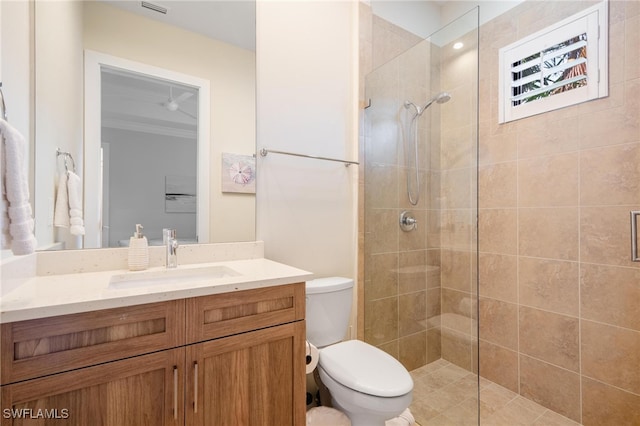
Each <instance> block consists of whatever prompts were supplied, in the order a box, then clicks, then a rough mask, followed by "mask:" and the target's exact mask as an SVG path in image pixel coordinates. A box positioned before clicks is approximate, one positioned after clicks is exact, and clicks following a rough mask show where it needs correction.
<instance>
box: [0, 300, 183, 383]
mask: <svg viewBox="0 0 640 426" xmlns="http://www.w3.org/2000/svg"><path fill="white" fill-rule="evenodd" d="M184 306H185V304H184V300H174V301H170V302H161V303H150V304H146V305H137V306H128V307H122V308H114V309H104V310H99V311H93V312H86V313H79V314H71V315H62V316H57V317H51V318H40V319H35V320H28V321H19V322H14V323H8V324H2V340H1V350H2V364H1V365H2V372H1V374H0V380H1V381H2V384H3V385H4V384H7V383H13V382H17V381H20V380H26V379H30V378H35V377H40V376H44V375H47V374H53V373H58V372H62V371H68V370H72V369H76V368H80V367H86V366H90V365H95V364H99V363H103V362H107V361H113V360H117V359H122V358H126V357H130V356H134V355H141V354H144V353H149V352H153V351H157V350H162V349H167V348H172V347H176V346H180V345H183V344H184V343H185V338H184V313H185V310H184V309H185V308H184Z"/></svg>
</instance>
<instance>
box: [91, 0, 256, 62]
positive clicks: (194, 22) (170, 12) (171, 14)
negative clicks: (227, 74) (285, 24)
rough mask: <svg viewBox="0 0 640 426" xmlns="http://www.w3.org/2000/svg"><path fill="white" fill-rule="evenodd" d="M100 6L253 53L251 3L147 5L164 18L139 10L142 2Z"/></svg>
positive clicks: (115, 0)
mask: <svg viewBox="0 0 640 426" xmlns="http://www.w3.org/2000/svg"><path fill="white" fill-rule="evenodd" d="M103 2H104V3H108V4H110V5H112V6H115V7H117V8H120V9H124V10H127V11H129V12H132V13H135V14H138V15H141V16H145V17H147V18H150V19H155V20H158V21H161V22H164V23H167V24H170V25H175V26H177V27H179V28H183V29H186V30H189V31H193V32H196V33H199V34H202V35H205V36H207V37H210V38H213V39H217V40H221V41H223V42H225V43H229V44H232V45H234V46H238V47H241V48H243V49H248V50H252V51H255V50H256V3H255V1H253V0H197V1H193V0H167V1H165V0H160V1H156V0H148V1H146V3H151V4H153V5H156V6H160V7H161V8H164V9H166V10H167V13H166V14H162V13H159V12H155V11H153V10H150V9H148V8H145V7H142V6H141V4H142V3H143V2H141V1H133V0H103Z"/></svg>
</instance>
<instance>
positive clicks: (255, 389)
mask: <svg viewBox="0 0 640 426" xmlns="http://www.w3.org/2000/svg"><path fill="white" fill-rule="evenodd" d="M238 262H240V263H238ZM214 263H215V262H214ZM251 263H253V264H254V269H253V273H250V272H248V271H249V269H245V270H244V272H243V271H242V266H241V265H243V264H244V265H245V266H246V265H248V264H251ZM215 264H216V265H217V266H221V265H224V267H229V266H227V265H231V266H230V269H232V270H234V271H238V272H239V273H238V275H235V276H224V277H221V278H220V277H219V278H213V279H211V280H210V282H209V283H208V284H207V283H206V281H203V280H196V281H191V282H188V283H186V284H185V283H182V284H180V283H177V284H173V285H171V284H168V283H161V284H160V285H158V286H157V287H156V288H155V289H152V290H150V287H149V285H153V284H148V283H147V284H145V285H144V286H140V287H138V288H133V289H132V288H122V287H121V286H120V287H116V290H114V291H107V290H106V289H108V288H109V287H110V285H111V287H113V286H112V284H113V282H112V281H113V276H114V275H118V274H116V273H114V272H113V271H101V272H93V273H84V274H68V275H69V279H70V280H76V279H82V278H84V279H87V280H88V279H92V280H94V281H95V280H96V279H97V277H98V276H104V280H106V281H104V282H102V283H101V284H99V285H98V284H90V283H88V282H87V283H86V284H87V285H88V286H92V285H93V286H95V287H96V288H102V290H101V291H99V292H98V295H97V296H96V300H94V301H93V303H98V302H103V303H104V300H105V297H106V296H105V294H106V295H107V296H111V297H108V299H109V303H111V304H112V305H113V306H112V307H107V308H104V309H98V310H87V311H82V310H83V309H82V306H85V307H87V306H91V303H90V302H88V301H87V302H85V303H84V304H83V303H76V304H75V305H74V304H72V303H67V304H65V305H64V306H65V309H67V310H71V311H73V310H75V311H79V312H70V313H67V314H62V315H55V316H45V317H40V318H30V319H20V320H16V321H8V322H6V321H4V320H5V319H6V318H9V319H11V315H10V314H11V312H8V311H7V310H6V306H3V311H2V314H3V315H4V318H3V323H2V324H1V325H0V326H1V332H2V335H1V344H0V350H1V351H2V359H1V361H0V362H1V368H2V370H1V372H0V380H1V383H2V387H1V388H0V391H1V393H2V395H1V399H2V408H3V415H2V418H1V419H0V422H1V424H2V425H12V424H23V423H22V421H23V420H18V419H16V418H15V417H16V416H18V415H23V416H27V417H29V416H37V415H47V416H50V417H51V416H55V417H57V418H62V419H67V420H66V421H58V422H60V424H72V425H87V424H92V425H113V426H116V425H117V426H122V425H132V426H133V425H135V426H139V425H150V426H156V425H178V424H180V425H185V424H186V425H218V424H220V425H225V424H226V425H231V424H233V425H240V424H245V425H252V424H253V425H263V424H277V425H303V424H304V423H305V407H306V406H305V386H306V384H305V364H304V362H305V350H304V342H305V321H304V317H305V289H304V281H305V280H306V277H307V276H309V275H310V274H308V273H306V272H304V271H300V270H297V269H295V268H290V267H287V266H286V265H281V264H278V263H276V262H271V261H268V260H266V259H250V260H242V261H230V262H218V263H215ZM214 266H215V265H214ZM197 267H200V266H199V265H197ZM197 267H193V268H192V269H197ZM207 268H212V264H208V266H207ZM186 269H187V270H188V269H189V268H188V267H186ZM207 270H211V269H207ZM276 270H278V271H280V272H278V273H275V271H276ZM119 272H121V273H122V271H119ZM152 272H153V271H152ZM158 274H160V275H162V274H161V273H160V272H158ZM251 274H253V275H251ZM274 274H275V275H274ZM276 275H277V276H276ZM260 276H262V277H263V279H262V280H261V279H259V277H260ZM71 277H73V278H71ZM243 277H244V278H243ZM39 278H41V279H40V280H38V279H37V278H35V279H31V280H28V282H25V283H24V284H23V287H20V286H18V287H17V288H16V289H15V290H14V291H18V292H20V291H22V292H26V293H33V291H32V290H33V289H31V290H30V289H28V287H29V286H38V285H42V283H43V282H44V283H45V284H44V285H46V281H47V279H48V277H46V276H42V277H39ZM54 278H59V277H56V276H54ZM98 281H100V280H98ZM105 283H106V284H105ZM110 283H111V284H110ZM105 285H106V287H105ZM169 288H171V289H172V290H168V289H169ZM118 291H119V292H120V293H122V294H120V296H114V292H115V294H116V295H117V294H118ZM207 293H208V294H207ZM10 295H11V294H9V296H10ZM182 296H187V297H182ZM5 297H6V296H5ZM145 297H146V298H148V299H149V300H151V299H166V300H160V301H155V302H149V301H148V300H147V302H148V303H134V304H130V303H131V300H138V301H139V300H143V301H144V298H145ZM82 298H84V299H87V295H86V294H84V295H83V296H82ZM98 298H99V299H100V300H98ZM7 303H9V302H7ZM3 304H5V302H3ZM122 304H126V305H127V306H121V305H122ZM54 307H55V306H53V305H51V306H49V308H50V309H49V310H46V309H44V308H42V309H39V310H38V309H35V308H32V309H28V310H23V311H24V312H23V313H21V314H20V315H22V316H26V315H29V316H37V313H38V312H41V313H42V312H51V311H52V309H53V308H54ZM13 314H14V316H15V317H18V316H19V313H18V310H16V311H15V312H13ZM0 318H1V317H0ZM7 409H9V410H13V411H12V412H11V413H9V412H8V411H7ZM44 410H48V411H46V412H45V411H44ZM8 413H9V414H10V415H7V414H8ZM11 417H14V418H11ZM27 424H29V423H28V422H27Z"/></svg>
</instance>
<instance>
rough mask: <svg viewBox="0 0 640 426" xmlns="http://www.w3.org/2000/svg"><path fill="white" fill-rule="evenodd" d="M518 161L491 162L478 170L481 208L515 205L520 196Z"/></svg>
mask: <svg viewBox="0 0 640 426" xmlns="http://www.w3.org/2000/svg"><path fill="white" fill-rule="evenodd" d="M517 170H518V168H517V163H516V162H515V161H510V162H507V163H499V164H490V165H487V166H481V167H480V168H479V171H478V192H479V206H480V208H500V207H515V206H516V205H517V202H518V200H517V198H518V179H517Z"/></svg>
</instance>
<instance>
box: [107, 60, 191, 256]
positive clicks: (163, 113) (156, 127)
mask: <svg viewBox="0 0 640 426" xmlns="http://www.w3.org/2000/svg"><path fill="white" fill-rule="evenodd" d="M101 90H102V96H101V103H102V108H101V111H102V112H101V114H102V120H101V122H102V131H101V133H102V139H101V147H102V164H103V170H102V183H103V184H102V187H103V197H102V199H103V201H102V230H103V234H102V235H103V239H102V246H103V247H122V246H127V245H128V243H129V237H130V236H131V234H132V232H133V229H135V224H136V223H141V224H143V225H144V227H145V229H144V234H145V235H146V236H147V238H148V239H149V241H150V244H154V243H162V229H163V228H172V229H176V230H177V233H178V235H180V239H181V241H184V242H195V240H196V205H197V194H196V172H197V161H196V159H197V126H198V102H197V99H198V91H197V90H196V89H195V88H193V87H190V86H186V85H183V84H179V83H176V82H173V81H167V80H161V79H157V78H153V77H150V76H146V75H140V74H136V73H130V72H127V71H123V70H117V69H113V68H109V67H105V66H103V67H102V69H101Z"/></svg>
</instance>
